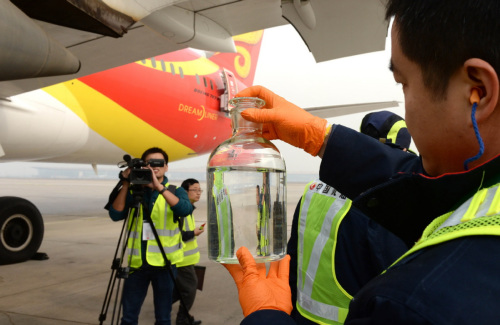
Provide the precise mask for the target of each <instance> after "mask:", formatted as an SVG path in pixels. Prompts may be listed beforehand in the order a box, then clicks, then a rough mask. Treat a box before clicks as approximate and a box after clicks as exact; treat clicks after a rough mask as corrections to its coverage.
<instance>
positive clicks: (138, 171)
mask: <svg viewBox="0 0 500 325" xmlns="http://www.w3.org/2000/svg"><path fill="white" fill-rule="evenodd" d="M123 160H125V162H126V163H127V167H129V168H130V176H129V180H130V184H133V185H147V184H150V183H152V182H153V173H151V170H150V169H148V168H144V167H147V166H148V165H149V166H151V167H163V166H165V160H163V159H150V160H149V162H147V163H146V162H145V161H144V160H142V159H140V158H132V157H130V155H125V156H123ZM123 167H125V166H123Z"/></svg>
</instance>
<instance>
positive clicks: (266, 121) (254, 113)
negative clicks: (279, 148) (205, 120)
mask: <svg viewBox="0 0 500 325" xmlns="http://www.w3.org/2000/svg"><path fill="white" fill-rule="evenodd" d="M236 97H259V98H261V99H263V100H265V101H266V105H265V106H264V109H256V108H249V109H246V110H244V111H243V112H242V113H241V116H243V118H244V119H246V120H249V121H252V122H257V123H263V126H262V133H263V135H264V138H266V139H268V140H274V139H280V140H283V141H285V142H287V143H289V144H291V145H292V146H295V147H299V148H302V149H304V150H305V151H306V152H308V153H310V154H311V155H313V156H316V155H317V154H318V152H319V150H320V149H321V146H322V145H323V141H324V140H325V131H326V124H327V121H326V120H325V119H323V118H320V117H317V116H314V115H312V114H311V113H309V112H307V111H306V110H303V109H302V108H300V107H298V106H296V105H294V104H292V103H290V102H289V101H287V100H286V99H284V98H283V97H280V96H278V95H276V94H275V93H273V92H272V91H270V90H269V89H266V88H264V87H262V86H253V87H250V88H247V89H244V90H242V91H241V92H239V93H238V94H236ZM266 108H267V109H266Z"/></svg>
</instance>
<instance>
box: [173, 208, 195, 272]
mask: <svg viewBox="0 0 500 325" xmlns="http://www.w3.org/2000/svg"><path fill="white" fill-rule="evenodd" d="M195 228H196V224H195V222H194V217H193V215H192V214H191V215H189V216H187V217H185V218H184V224H183V225H182V230H184V231H194V229H195ZM184 244H185V245H184V259H183V260H182V261H180V262H178V263H177V266H179V267H182V266H188V265H194V264H196V263H198V262H199V261H200V249H199V248H198V242H197V241H196V236H194V237H193V238H191V239H190V240H188V241H186V242H184Z"/></svg>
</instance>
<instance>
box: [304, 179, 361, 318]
mask: <svg viewBox="0 0 500 325" xmlns="http://www.w3.org/2000/svg"><path fill="white" fill-rule="evenodd" d="M351 204H352V202H351V200H349V199H348V198H346V197H345V196H344V195H342V194H341V193H339V192H338V191H337V190H335V188H333V187H331V186H329V185H328V184H326V183H324V182H322V181H319V180H317V181H314V182H311V183H309V184H308V185H307V186H306V189H305V191H304V195H303V197H302V202H301V205H300V215H299V231H298V233H299V237H298V248H297V252H298V256H297V272H298V274H297V282H298V283H297V310H298V311H299V312H300V314H301V315H302V316H304V317H305V318H307V319H309V320H311V321H313V322H316V323H318V324H343V322H344V321H345V319H346V317H347V312H348V308H349V303H350V301H351V299H352V296H351V295H350V294H349V293H348V292H347V291H346V290H344V288H343V287H342V286H341V285H340V283H339V282H338V280H337V276H336V273H335V249H336V245H337V233H338V229H339V226H340V223H341V222H342V220H343V219H344V217H345V215H346V214H347V212H348V211H349V209H350V208H351Z"/></svg>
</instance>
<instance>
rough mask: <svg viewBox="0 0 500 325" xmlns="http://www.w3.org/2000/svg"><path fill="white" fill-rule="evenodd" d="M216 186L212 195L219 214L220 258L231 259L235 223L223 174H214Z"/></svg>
mask: <svg viewBox="0 0 500 325" xmlns="http://www.w3.org/2000/svg"><path fill="white" fill-rule="evenodd" d="M214 177H215V180H214V185H213V187H212V195H213V198H214V202H215V213H216V214H217V232H218V234H219V236H218V240H219V254H218V258H225V257H226V258H227V257H229V258H231V257H233V254H234V239H233V222H232V220H231V219H232V212H231V202H230V200H229V194H228V193H227V188H226V186H224V183H223V181H222V172H215V173H214Z"/></svg>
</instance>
